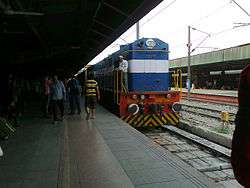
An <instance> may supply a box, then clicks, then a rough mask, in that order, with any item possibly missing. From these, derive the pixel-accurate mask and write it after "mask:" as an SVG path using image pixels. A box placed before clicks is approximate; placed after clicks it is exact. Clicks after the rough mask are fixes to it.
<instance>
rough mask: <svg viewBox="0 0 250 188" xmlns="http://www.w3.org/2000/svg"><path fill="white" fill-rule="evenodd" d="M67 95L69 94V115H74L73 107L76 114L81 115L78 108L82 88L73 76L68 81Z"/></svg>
mask: <svg viewBox="0 0 250 188" xmlns="http://www.w3.org/2000/svg"><path fill="white" fill-rule="evenodd" d="M67 88H68V93H69V104H70V113H69V114H70V115H73V114H74V113H75V106H76V108H77V113H78V114H80V113H81V107H80V96H81V92H82V87H81V84H80V82H79V80H77V78H76V77H75V76H72V78H71V79H70V80H69V81H68V84H67Z"/></svg>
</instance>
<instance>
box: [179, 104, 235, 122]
mask: <svg viewBox="0 0 250 188" xmlns="http://www.w3.org/2000/svg"><path fill="white" fill-rule="evenodd" d="M182 110H183V111H185V112H188V113H192V114H196V115H200V116H203V117H210V118H215V119H217V120H220V118H221V110H218V109H212V108H208V107H201V106H192V105H188V104H182ZM235 115H236V114H235V113H232V112H231V113H230V112H229V122H230V123H233V122H234V119H235Z"/></svg>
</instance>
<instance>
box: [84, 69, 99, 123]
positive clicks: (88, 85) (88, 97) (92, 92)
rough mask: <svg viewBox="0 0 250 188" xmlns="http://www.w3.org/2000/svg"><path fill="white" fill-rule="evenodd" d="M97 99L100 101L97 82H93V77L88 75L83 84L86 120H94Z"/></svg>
mask: <svg viewBox="0 0 250 188" xmlns="http://www.w3.org/2000/svg"><path fill="white" fill-rule="evenodd" d="M97 99H98V100H100V92H99V88H98V83H97V81H95V80H94V75H93V74H92V73H90V74H89V75H88V79H87V80H86V82H85V110H86V113H87V117H86V120H89V118H90V115H91V119H95V108H96V103H97Z"/></svg>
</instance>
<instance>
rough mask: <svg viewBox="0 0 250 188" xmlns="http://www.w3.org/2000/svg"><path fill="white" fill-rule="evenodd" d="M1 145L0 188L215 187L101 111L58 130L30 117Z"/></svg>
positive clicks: (61, 125) (67, 121) (71, 120)
mask: <svg viewBox="0 0 250 188" xmlns="http://www.w3.org/2000/svg"><path fill="white" fill-rule="evenodd" d="M0 144H1V146H2V148H3V150H4V156H3V157H1V158H0V187H1V188H5V187H6V188H7V187H18V188H19V187H20V188H28V187H36V188H39V187H43V188H44V187H46V188H50V187H51V188H56V187H62V188H64V187H72V188H80V187H87V188H91V187H94V188H99V187H100V188H105V187H107V188H113V187H115V188H120V187H124V188H125V187H126V188H127V187H138V188H153V187H157V188H160V187H168V188H172V187H178V188H182V187H183V188H188V187H190V188H206V187H213V188H214V187H219V186H218V185H217V184H215V183H214V182H212V181H211V180H209V179H208V178H207V177H205V176H204V175H203V174H201V173H200V172H198V171H196V170H195V169H193V168H191V167H190V166H188V165H187V164H186V163H184V162H182V161H181V160H180V159H179V158H177V157H176V156H174V155H173V154H171V153H170V152H168V151H166V150H165V149H164V148H162V147H161V146H159V145H156V144H155V143H153V142H152V141H151V140H150V139H149V138H147V137H146V136H145V135H143V134H142V133H140V132H138V131H137V130H135V129H134V128H132V127H130V126H129V125H127V124H126V123H124V122H123V121H122V120H120V119H119V118H118V117H116V116H114V115H113V114H111V113H109V112H108V111H106V110H105V109H104V108H102V107H100V106H98V110H97V118H96V119H94V120H88V121H87V120H85V114H84V113H83V114H82V115H81V116H79V115H74V116H67V117H65V119H64V120H63V122H59V123H57V124H52V122H51V120H49V119H43V118H41V117H40V116H39V114H36V115H35V114H34V112H33V113H32V114H31V115H29V116H27V117H25V118H22V120H21V127H19V128H18V129H17V132H16V134H15V135H14V136H13V137H11V138H10V139H9V140H8V141H4V142H1V143H0Z"/></svg>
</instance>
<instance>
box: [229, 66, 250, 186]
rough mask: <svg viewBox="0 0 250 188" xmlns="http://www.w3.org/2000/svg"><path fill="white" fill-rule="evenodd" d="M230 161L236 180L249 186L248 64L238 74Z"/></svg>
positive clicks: (249, 75) (249, 106)
mask: <svg viewBox="0 0 250 188" xmlns="http://www.w3.org/2000/svg"><path fill="white" fill-rule="evenodd" d="M238 102H239V108H238V112H237V115H236V119H235V125H236V127H235V130H234V134H233V140H232V153H231V163H232V167H233V171H234V175H235V178H236V180H237V181H238V182H239V183H240V184H241V185H243V186H244V187H248V188H250V65H248V66H247V67H245V68H244V69H243V70H242V72H241V74H240V84H239V88H238Z"/></svg>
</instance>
